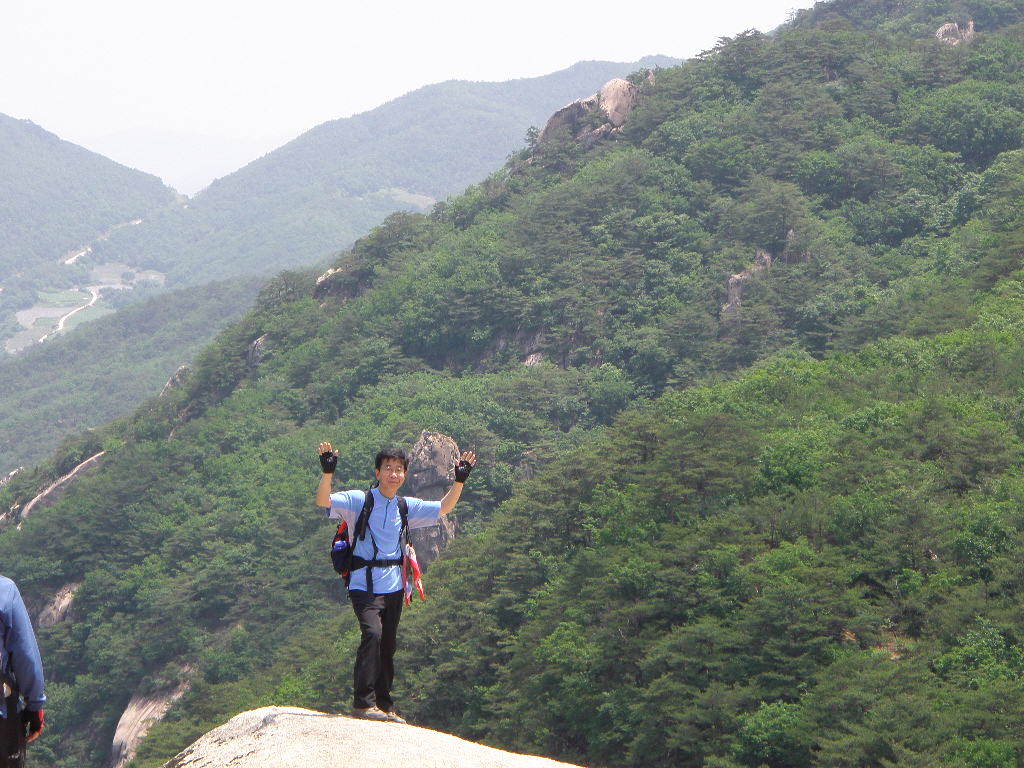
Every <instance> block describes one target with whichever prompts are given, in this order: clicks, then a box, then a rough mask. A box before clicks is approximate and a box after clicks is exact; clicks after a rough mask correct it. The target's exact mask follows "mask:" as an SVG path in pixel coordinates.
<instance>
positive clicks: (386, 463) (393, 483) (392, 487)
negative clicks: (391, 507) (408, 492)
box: [377, 459, 405, 496]
mask: <svg viewBox="0 0 1024 768" xmlns="http://www.w3.org/2000/svg"><path fill="white" fill-rule="evenodd" d="M377 482H378V483H380V491H381V493H383V494H384V495H385V496H394V495H395V494H396V493H398V489H399V488H401V487H402V483H404V482H405V466H404V465H403V464H402V461H401V460H400V459H384V460H383V461H382V462H381V463H380V469H378V470H377Z"/></svg>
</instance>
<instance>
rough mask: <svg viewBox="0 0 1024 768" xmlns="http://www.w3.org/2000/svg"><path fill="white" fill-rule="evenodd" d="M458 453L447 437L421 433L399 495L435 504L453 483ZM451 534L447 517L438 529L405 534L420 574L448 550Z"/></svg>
mask: <svg viewBox="0 0 1024 768" xmlns="http://www.w3.org/2000/svg"><path fill="white" fill-rule="evenodd" d="M460 453H461V452H460V451H459V446H458V445H457V444H456V442H455V440H453V439H452V438H450V437H449V436H448V435H444V434H441V433H440V432H427V431H426V430H424V431H423V432H421V433H420V437H419V440H417V441H416V445H414V446H413V447H412V450H411V451H410V452H409V474H408V478H407V479H406V481H405V486H404V487H403V488H402V491H401V493H402V494H403V495H406V496H414V497H416V498H418V499H427V500H428V501H437V500H439V499H440V498H441V497H442V496H444V495H445V493H447V492H448V489H449V488H450V487H451V484H452V482H453V481H454V480H455V458H456V457H457V456H459V455H460ZM455 530H456V520H455V519H454V517H453V516H447V517H443V518H441V523H440V524H439V525H434V526H430V527H429V528H414V529H413V530H411V531H409V542H410V543H411V544H412V546H413V548H414V549H415V550H416V559H417V561H418V562H419V564H420V567H421V568H423V570H424V571H426V569H427V566H428V565H430V563H431V562H433V561H434V560H436V559H437V556H438V555H440V554H441V551H442V550H443V549H444V548H445V547H447V546H448V542H449V541H451V539H452V538H453V537H454V536H455Z"/></svg>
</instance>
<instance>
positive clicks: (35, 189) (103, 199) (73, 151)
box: [0, 115, 176, 335]
mask: <svg viewBox="0 0 1024 768" xmlns="http://www.w3.org/2000/svg"><path fill="white" fill-rule="evenodd" d="M175 197H176V196H175V194H174V191H173V190H171V189H169V188H167V187H165V186H164V185H163V183H162V182H161V181H160V179H158V178H157V177H156V176H151V175H150V174H147V173H141V172H140V171H135V170H132V169H130V168H126V167H124V166H123V165H118V164H117V163H115V162H114V161H112V160H108V159H107V158H105V157H103V156H101V155H97V154H96V153H94V152H90V151H88V150H86V149H82V148H81V147H78V146H75V145H74V144H71V143H69V142H66V141H62V140H61V139H59V138H58V137H57V136H54V135H53V134H52V133H49V132H47V131H45V130H43V129H42V128H40V127H39V126H37V125H35V124H34V123H31V122H29V121H27V120H17V119H15V118H13V117H8V116H7V115H0V289H2V290H0V329H2V327H3V325H4V324H7V323H9V322H11V318H12V317H13V312H14V310H16V309H23V308H24V307H26V306H29V305H31V304H32V302H33V301H34V299H35V295H36V292H37V291H38V290H39V289H40V288H53V287H59V288H63V287H66V286H68V285H70V284H72V283H73V282H74V280H75V278H76V277H78V278H82V277H84V275H85V274H87V272H84V273H83V272H82V268H81V267H78V268H76V267H73V266H68V265H61V264H60V263H59V262H60V260H61V257H64V256H67V255H68V253H69V252H71V251H73V250H74V249H77V248H80V247H83V246H85V245H87V244H88V243H90V242H91V241H93V240H95V239H96V238H97V237H99V236H100V235H102V234H104V233H106V232H108V231H110V230H112V229H113V228H114V227H117V226H118V225H121V224H125V223H127V222H130V221H133V220H136V219H139V218H141V217H143V216H146V215H148V214H149V213H150V212H151V211H153V210H155V209H158V208H163V207H165V206H167V205H170V204H171V203H172V202H173V201H174V199H175ZM4 335H6V334H4Z"/></svg>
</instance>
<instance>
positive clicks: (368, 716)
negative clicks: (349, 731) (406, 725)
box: [352, 707, 391, 722]
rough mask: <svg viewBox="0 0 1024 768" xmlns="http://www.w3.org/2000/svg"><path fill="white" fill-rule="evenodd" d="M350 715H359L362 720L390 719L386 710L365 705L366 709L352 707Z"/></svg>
mask: <svg viewBox="0 0 1024 768" xmlns="http://www.w3.org/2000/svg"><path fill="white" fill-rule="evenodd" d="M352 715H353V716H354V717H361V718H362V719H364V720H380V721H382V722H384V721H387V720H390V719H391V718H390V717H389V716H388V713H387V712H384V711H383V710H381V709H378V708H377V707H367V708H366V709H359V708H358V707H353V708H352Z"/></svg>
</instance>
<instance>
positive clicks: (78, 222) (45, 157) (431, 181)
mask: <svg viewBox="0 0 1024 768" xmlns="http://www.w3.org/2000/svg"><path fill="white" fill-rule="evenodd" d="M643 61H644V63H646V64H647V65H649V66H655V65H657V64H659V63H660V64H664V65H668V64H672V63H675V60H673V59H669V58H667V57H662V56H653V57H648V58H646V59H644V60H643ZM634 66H635V65H633V64H625V63H616V62H600V61H592V62H580V63H578V64H575V65H573V66H572V67H569V68H567V69H565V70H562V71H560V72H555V73H552V74H550V75H545V76H542V77H534V78H527V79H522V80H513V81H509V82H503V83H482V82H481V83H469V82H456V81H452V82H447V83H440V84H436V85H433V86H427V87H425V88H421V89H419V90H416V91H414V92H412V93H409V94H406V95H405V96H402V97H401V98H398V99H395V100H394V101H391V102H388V103H387V104H384V105H382V106H380V107H378V108H376V109H373V110H370V111H369V112H366V113H363V114H361V115H357V116H355V117H353V118H348V119H343V120H334V121H330V122H327V123H324V124H323V125H320V126H318V127H316V128H314V129H312V130H310V131H309V132H307V133H306V134H304V135H303V136H300V137H298V138H297V139H295V140H294V141H291V142H289V143H288V144H286V145H284V146H283V147H281V148H279V149H278V150H276V151H274V152H271V153H270V154H268V155H266V156H265V157H263V158H260V159H259V160H257V161H254V162H253V163H251V164H250V165H248V166H246V167H245V168H243V169H240V170H239V171H237V172H235V173H232V174H230V175H229V176H226V177H225V178H223V179H219V180H217V181H216V182H215V183H214V184H212V185H211V186H210V188H209V189H207V190H205V191H204V192H202V193H200V194H198V195H197V196H195V197H194V198H192V199H191V200H187V201H186V200H185V199H184V198H181V199H178V198H176V197H175V196H173V195H172V194H171V192H170V190H167V189H166V188H164V187H163V186H162V185H161V184H159V180H157V179H155V178H153V177H151V176H148V175H145V174H141V173H137V172H129V171H128V169H126V168H123V167H121V166H117V165H116V164H114V163H112V162H110V161H107V160H105V159H103V158H101V157H100V156H98V155H95V154H93V153H91V152H87V151H85V150H83V149H80V148H78V147H74V146H73V145H71V144H68V143H67V142H63V141H60V140H59V139H58V138H57V137H56V136H53V135H51V134H48V133H46V132H45V131H43V130H42V129H39V128H37V127H36V126H33V125H31V124H30V123H27V122H25V121H17V120H10V119H7V121H6V122H3V121H2V120H0V143H4V142H6V143H5V144H4V148H5V150H6V151H5V152H4V154H3V158H2V160H0V162H2V163H3V167H4V168H5V169H6V170H7V173H4V174H0V187H3V191H2V192H0V197H6V199H8V200H9V201H10V202H11V205H9V206H7V208H6V210H7V211H8V219H9V221H7V222H6V224H7V226H6V229H4V228H3V227H4V225H3V224H2V223H0V235H2V236H0V240H2V241H3V246H4V247H5V248H6V249H7V253H8V255H9V256H10V257H11V259H12V260H13V261H12V262H11V263H6V266H7V267H8V269H7V271H5V269H4V267H5V262H4V260H3V255H2V254H0V391H3V392H7V393H10V395H9V396H7V397H5V398H0V476H3V475H4V474H6V473H7V472H9V471H11V470H13V469H15V468H16V467H18V466H23V465H30V464H31V463H33V462H34V461H37V460H39V459H40V458H42V457H43V456H45V455H47V454H48V453H49V452H50V451H52V447H53V446H52V445H50V444H48V443H50V442H59V441H60V440H61V439H63V438H64V437H66V436H68V435H72V434H75V433H77V432H80V431H81V430H83V429H86V428H91V427H97V426H101V425H103V424H105V423H107V422H108V421H110V420H111V419H113V418H116V417H118V416H122V415H124V414H126V413H130V412H131V411H132V410H134V409H135V408H136V407H138V405H139V404H140V403H141V402H143V401H144V399H145V398H146V397H149V396H151V395H152V394H153V393H155V392H159V391H160V389H161V388H162V386H163V383H164V382H165V381H166V380H167V379H168V377H170V376H171V375H172V374H173V373H174V372H175V370H176V369H177V368H178V366H180V365H181V364H183V363H185V362H187V361H189V360H191V359H192V358H193V357H194V356H195V355H196V354H197V353H198V351H199V349H200V348H201V347H202V346H204V345H205V344H206V343H207V342H209V341H210V339H212V338H213V336H214V335H215V334H216V333H217V332H218V331H220V330H221V329H222V328H224V327H225V326H227V325H228V324H229V323H231V322H232V321H234V320H237V319H238V318H239V317H240V316H241V315H242V314H243V313H244V311H246V310H247V309H248V308H249V306H250V304H251V300H252V297H253V296H254V295H255V292H256V287H257V284H258V282H262V281H264V280H266V279H268V278H269V276H270V275H272V274H275V273H276V272H277V271H279V270H280V269H283V268H285V267H298V268H301V269H308V268H310V267H309V265H311V264H314V263H316V264H323V263H326V262H327V260H328V259H330V258H331V254H336V253H337V252H338V249H339V248H341V247H343V246H346V245H347V244H348V243H351V242H352V241H353V240H355V239H356V238H357V237H359V236H361V235H363V234H365V233H366V232H367V231H369V229H370V228H371V227H372V226H375V225H377V224H379V223H380V222H381V221H382V220H383V219H384V218H385V217H386V216H387V215H388V214H389V213H392V212H393V211H395V210H398V209H406V208H408V209H412V210H424V209H426V208H428V207H429V204H430V203H431V202H432V200H431V198H432V197H437V198H444V197H445V196H447V195H449V194H452V193H455V192H458V191H461V190H462V189H464V188H465V186H466V185H467V184H469V183H471V182H472V181H476V180H479V179H480V178H482V177H484V176H485V175H486V174H487V173H489V172H491V171H492V170H493V169H494V168H495V167H497V166H498V165H500V164H501V163H502V162H503V161H504V160H505V159H506V158H507V156H508V154H509V153H510V152H512V151H513V150H515V149H517V148H518V147H519V146H520V144H521V140H522V134H523V132H524V131H525V130H526V129H527V127H528V126H530V125H531V124H534V123H543V121H544V120H545V119H546V117H547V116H548V115H549V114H550V112H551V111H553V110H554V109H556V108H557V107H559V106H561V105H562V104H564V103H565V102H567V101H570V100H572V99H574V98H576V97H577V96H578V95H579V94H581V93H583V94H586V93H589V92H593V91H595V90H596V89H597V88H598V87H599V86H600V85H601V84H602V83H603V82H605V81H606V80H607V79H608V78H610V77H613V76H615V75H625V74H627V73H628V72H629V71H630V70H631V69H632V68H633V67H634ZM5 137H6V139H5ZM132 174H134V176H133V175H132ZM154 185H155V187H156V188H157V189H158V190H160V191H161V194H160V195H158V196H157V197H156V198H154V199H151V198H152V195H151V196H150V198H145V200H147V201H148V203H147V205H148V207H145V206H143V207H140V206H139V205H138V203H139V201H138V200H137V199H136V198H138V197H139V196H140V190H149V188H150V187H152V186H154ZM111 187H113V188H114V189H116V191H117V193H118V194H117V195H114V194H113V192H112V191H111ZM150 191H151V190H150ZM126 200H127V201H129V202H132V203H133V204H134V205H135V207H134V208H125V205H127V202H126ZM114 202H117V203H118V204H119V205H120V206H121V207H120V208H118V207H116V206H114V205H113V203H114ZM0 208H2V206H0ZM40 211H45V212H46V216H45V217H42V218H41V214H40ZM140 219H141V220H140ZM128 221H131V222H135V223H134V224H133V225H131V226H121V227H117V228H116V229H115V227H116V225H119V224H123V223H125V222H128ZM69 229H71V230H72V231H73V232H75V233H77V234H74V235H73V237H72V236H67V235H68V233H67V230H69ZM15 230H17V231H18V232H21V231H25V232H31V233H33V236H34V237H37V238H43V239H46V238H49V239H48V240H47V242H48V243H49V245H47V246H46V247H45V248H42V249H40V250H39V252H38V253H36V252H35V251H31V252H30V253H29V252H26V248H27V245H26V243H25V242H24V241H23V240H22V239H19V237H18V236H16V232H15ZM104 236H105V239H104ZM61 237H64V238H65V240H66V242H65V241H60V242H57V241H58V240H59V239H60V238H61ZM87 245H88V246H90V248H91V250H89V251H88V252H87V253H84V254H82V255H81V256H80V257H79V258H77V259H76V260H75V262H74V263H73V264H67V263H64V261H66V257H67V251H68V250H69V249H73V248H74V249H77V248H83V247H84V246H87ZM83 250H84V248H83ZM16 256H17V258H15V257H16ZM62 257H63V258H62ZM110 260H113V262H114V263H119V264H123V265H124V266H122V267H120V268H119V270H115V272H116V271H122V272H129V273H139V272H140V271H141V268H142V267H143V266H153V267H157V268H158V270H160V274H161V275H162V276H163V277H165V278H166V284H167V287H168V288H171V289H172V291H173V289H174V287H175V286H182V285H195V284H197V283H198V284H199V285H200V287H198V288H196V289H195V290H191V291H188V293H184V292H178V293H174V292H171V293H170V294H169V295H161V292H162V291H163V288H161V286H160V284H158V283H157V282H155V281H153V280H141V281H135V282H134V283H133V284H132V285H133V288H132V290H121V289H115V288H110V287H109V286H97V289H98V291H99V293H100V294H101V299H100V301H99V303H98V304H97V308H98V309H99V310H100V311H107V312H110V311H112V310H118V311H119V312H123V310H124V308H125V306H126V305H128V304H136V305H137V306H134V307H132V309H131V312H130V313H129V314H128V315H126V316H121V317H107V318H105V319H103V320H102V321H100V322H93V321H89V322H85V323H83V324H82V325H81V326H80V327H79V328H76V329H75V331H74V334H73V337H72V338H64V337H63V334H62V337H61V338H59V339H58V338H56V337H55V336H51V337H50V338H48V339H47V344H45V345H43V347H42V348H35V345H34V344H32V345H31V346H30V347H28V348H26V349H25V350H22V351H20V352H18V353H16V354H10V355H5V354H4V346H5V345H4V341H5V339H6V337H8V336H11V335H13V334H18V333H20V334H23V335H25V334H26V332H25V331H23V329H22V324H21V323H19V322H18V321H17V320H16V313H17V312H18V311H19V310H29V308H31V307H33V305H34V304H36V303H37V302H39V301H40V297H41V296H44V297H45V295H46V294H44V293H43V291H44V289H46V290H54V289H58V288H69V287H72V286H74V287H78V288H82V287H84V286H87V285H90V283H92V284H96V283H102V282H105V281H103V280H100V279H98V278H96V277H92V276H90V275H91V271H92V270H93V268H94V267H96V266H97V264H100V263H110ZM14 264H17V267H18V269H17V271H16V272H15V268H14ZM214 276H215V277H217V278H218V281H217V282H216V283H207V282H204V281H206V280H209V279H211V278H212V277H214ZM179 290H182V289H180V288H179ZM58 295H60V294H58ZM83 295H84V296H85V298H81V296H83ZM87 300H88V294H73V295H72V299H69V300H67V301H65V302H64V304H69V303H78V304H82V303H84V302H85V301H87ZM54 303H55V304H57V305H61V306H63V305H62V304H61V303H60V302H59V301H57V302H54ZM54 303H52V304H51V305H53V304H54ZM70 309H71V307H67V308H66V309H65V310H63V311H65V312H66V311H68V310H70ZM26 314H28V315H31V314H32V312H31V310H30V311H29V312H28V313H26ZM40 314H42V313H40ZM57 314H60V313H57ZM83 314H84V313H83ZM83 314H79V315H77V316H76V317H82V316H83ZM54 322H55V319H54ZM43 324H44V325H46V323H45V322H43ZM44 332H45V329H44ZM38 335H42V332H40V333H39V334H38ZM54 342H57V343H54ZM26 343H27V342H26ZM54 371H56V372H57V373H52V372H54ZM41 433H45V434H46V435H47V441H41V440H39V439H37V438H36V437H35V436H36V435H38V434H41ZM44 442H46V443H47V444H44Z"/></svg>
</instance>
